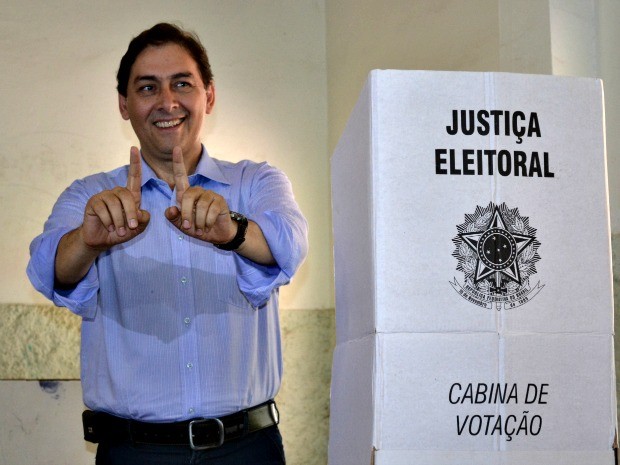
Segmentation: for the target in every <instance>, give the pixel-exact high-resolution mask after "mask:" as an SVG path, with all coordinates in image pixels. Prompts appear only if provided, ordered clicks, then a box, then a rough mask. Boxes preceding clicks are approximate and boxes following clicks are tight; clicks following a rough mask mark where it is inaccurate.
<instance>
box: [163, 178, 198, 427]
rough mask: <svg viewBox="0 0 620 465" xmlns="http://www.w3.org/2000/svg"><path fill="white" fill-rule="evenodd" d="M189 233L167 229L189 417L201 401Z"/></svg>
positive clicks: (184, 403)
mask: <svg viewBox="0 0 620 465" xmlns="http://www.w3.org/2000/svg"><path fill="white" fill-rule="evenodd" d="M174 205H176V189H175V190H174V191H173V192H172V196H171V199H170V206H174ZM192 240H194V239H192V238H191V237H190V236H188V235H186V234H184V233H183V232H182V231H179V230H178V229H176V228H170V244H171V249H172V263H173V265H174V270H175V271H174V280H175V286H174V287H175V290H176V314H177V315H178V323H177V324H178V325H179V326H180V327H181V331H180V334H181V336H180V341H179V355H180V357H179V361H178V363H179V370H180V372H181V382H182V383H183V387H182V392H183V399H181V403H182V406H183V407H182V408H183V412H180V413H182V414H185V415H189V416H193V414H194V413H195V411H196V409H197V408H198V405H200V402H201V397H200V396H201V390H200V382H199V380H200V376H199V369H200V366H199V365H198V351H197V348H198V335H197V333H196V327H195V325H194V324H193V322H194V319H195V317H196V315H195V311H196V310H195V309H196V305H195V304H196V302H195V300H194V288H193V285H192V275H191V270H192V263H191V249H192V247H191V241H192Z"/></svg>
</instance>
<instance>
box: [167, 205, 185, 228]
mask: <svg viewBox="0 0 620 465" xmlns="http://www.w3.org/2000/svg"><path fill="white" fill-rule="evenodd" d="M164 215H165V216H166V218H167V219H168V221H170V222H171V223H173V224H174V225H175V226H180V224H181V210H179V208H178V207H176V206H172V207H168V208H166V211H165V212H164ZM177 223H178V225H177Z"/></svg>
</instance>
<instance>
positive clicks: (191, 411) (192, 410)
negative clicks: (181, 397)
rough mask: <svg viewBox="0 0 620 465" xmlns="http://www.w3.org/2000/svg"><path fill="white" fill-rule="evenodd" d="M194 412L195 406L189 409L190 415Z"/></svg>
mask: <svg viewBox="0 0 620 465" xmlns="http://www.w3.org/2000/svg"><path fill="white" fill-rule="evenodd" d="M194 412H195V410H194V409H193V408H190V409H189V410H188V411H187V413H189V414H190V415H191V414H192V413H194Z"/></svg>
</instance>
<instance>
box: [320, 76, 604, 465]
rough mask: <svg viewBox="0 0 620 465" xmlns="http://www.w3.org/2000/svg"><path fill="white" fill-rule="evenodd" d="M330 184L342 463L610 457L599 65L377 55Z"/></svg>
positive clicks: (334, 426) (338, 463) (334, 454)
mask: <svg viewBox="0 0 620 465" xmlns="http://www.w3.org/2000/svg"><path fill="white" fill-rule="evenodd" d="M455 118H456V123H455ZM332 194H333V195H332V197H333V200H332V202H333V223H334V241H335V267H336V325H337V326H336V327H337V347H336V350H335V354H334V368H333V374H332V402H331V405H332V407H331V409H332V410H331V425H330V445H329V463H330V464H331V465H342V464H354V465H360V464H361V465H363V464H366V463H368V464H370V463H373V462H372V461H373V460H374V464H375V465H377V464H384V463H385V464H390V465H396V464H399V463H403V464H405V463H407V464H410V463H424V464H425V463H428V464H431V463H432V464H457V463H458V464H462V463H468V464H470V463H471V464H477V463H480V464H495V463H497V464H512V463H515V464H516V463H534V464H535V463H541V464H542V463H544V464H545V465H548V464H554V463H558V464H560V463H561V464H566V463H569V464H582V463H583V464H586V463H587V464H593V463H601V464H603V463H612V461H613V451H612V443H613V439H614V434H615V428H616V419H615V402H616V399H615V378H614V366H613V302H612V278H611V247H610V234H609V218H608V200H607V179H606V167H605V140H604V114H603V105H602V84H601V82H600V81H598V80H595V79H581V78H561V77H552V76H530V75H514V74H497V73H454V72H429V71H425V72H420V71H373V72H372V73H371V74H370V76H369V79H368V82H367V83H366V86H365V88H364V90H363V92H362V95H361V96H360V99H359V101H358V103H357V105H356V107H355V109H354V110H353V113H352V115H351V117H350V120H349V123H348V125H347V127H346V129H345V131H344V133H343V135H342V138H341V140H340V143H339V144H338V147H337V149H336V151H335V153H334V156H333V158H332ZM485 396H490V399H489V398H487V397H485ZM524 422H525V423H524Z"/></svg>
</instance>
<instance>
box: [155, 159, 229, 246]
mask: <svg viewBox="0 0 620 465" xmlns="http://www.w3.org/2000/svg"><path fill="white" fill-rule="evenodd" d="M172 171H173V173H174V185H175V187H176V191H177V205H178V206H175V207H169V208H167V209H166V212H165V215H166V218H167V219H168V221H170V222H171V223H172V224H173V225H174V226H176V227H177V228H178V229H179V230H180V231H182V232H184V233H185V234H187V235H188V236H192V237H195V238H197V239H201V240H203V241H206V242H211V243H213V244H225V243H227V242H230V241H231V240H232V239H233V238H234V237H235V234H237V223H235V222H234V221H233V220H232V219H231V218H230V210H229V209H228V203H227V202H226V200H225V199H224V197H222V196H221V195H219V194H217V193H215V192H213V191H210V190H209V191H208V190H205V189H203V188H201V187H197V186H194V187H190V185H189V179H188V177H187V170H186V169H185V163H184V161H183V153H182V151H181V148H180V147H175V148H174V149H173V151H172Z"/></svg>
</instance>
